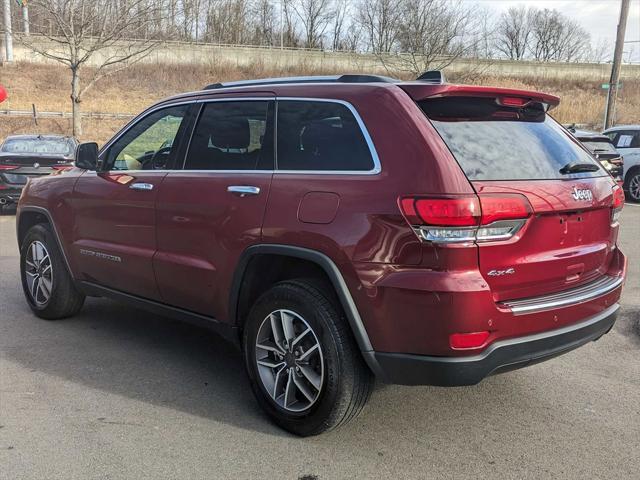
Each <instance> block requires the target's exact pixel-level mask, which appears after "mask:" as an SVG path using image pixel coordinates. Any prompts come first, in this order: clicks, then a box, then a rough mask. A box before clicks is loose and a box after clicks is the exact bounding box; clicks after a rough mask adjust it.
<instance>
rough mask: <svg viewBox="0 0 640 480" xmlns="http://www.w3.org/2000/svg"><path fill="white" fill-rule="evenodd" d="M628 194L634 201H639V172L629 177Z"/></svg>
mask: <svg viewBox="0 0 640 480" xmlns="http://www.w3.org/2000/svg"><path fill="white" fill-rule="evenodd" d="M629 196H630V197H631V198H632V199H633V200H635V201H636V202H638V201H640V173H638V174H636V175H634V176H633V177H631V180H630V181H629Z"/></svg>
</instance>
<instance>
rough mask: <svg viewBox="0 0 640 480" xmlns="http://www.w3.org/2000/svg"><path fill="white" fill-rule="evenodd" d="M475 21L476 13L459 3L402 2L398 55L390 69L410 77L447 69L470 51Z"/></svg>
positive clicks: (471, 8)
mask: <svg viewBox="0 0 640 480" xmlns="http://www.w3.org/2000/svg"><path fill="white" fill-rule="evenodd" d="M479 20H480V18H479V16H478V15H476V10H475V9H474V8H473V7H468V6H466V5H464V4H462V3H452V2H450V1H447V0H405V1H404V3H403V21H402V23H401V25H400V26H399V32H398V46H399V49H400V52H402V53H401V54H400V55H398V56H396V57H393V58H392V59H391V62H392V64H391V67H392V68H395V69H398V70H401V71H404V72H410V73H412V74H414V75H419V74H421V73H422V72H424V71H426V70H432V69H436V70H440V69H443V68H445V67H447V66H448V65H450V64H451V63H453V61H455V60H456V59H457V58H459V57H461V56H463V55H465V54H467V53H468V52H469V51H471V50H473V48H474V46H475V41H476V40H477V38H478V35H477V29H478V27H479V25H480V23H479ZM383 60H384V58H383Z"/></svg>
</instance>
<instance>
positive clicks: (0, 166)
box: [0, 165, 20, 172]
mask: <svg viewBox="0 0 640 480" xmlns="http://www.w3.org/2000/svg"><path fill="white" fill-rule="evenodd" d="M16 168H20V167H19V165H0V170H2V171H5V172H6V171H7V170H15V169H16Z"/></svg>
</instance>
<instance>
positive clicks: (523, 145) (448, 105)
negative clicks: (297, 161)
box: [420, 97, 606, 180]
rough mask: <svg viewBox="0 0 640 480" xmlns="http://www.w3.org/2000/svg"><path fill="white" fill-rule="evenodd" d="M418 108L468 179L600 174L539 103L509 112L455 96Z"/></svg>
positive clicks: (489, 100) (490, 100) (487, 101)
mask: <svg viewBox="0 0 640 480" xmlns="http://www.w3.org/2000/svg"><path fill="white" fill-rule="evenodd" d="M420 107H421V108H422V110H423V111H424V112H425V113H426V115H427V116H428V117H429V119H430V120H431V123H432V124H433V126H434V127H435V128H436V130H437V131H438V133H439V134H440V136H441V137H442V139H443V140H444V142H445V143H446V144H447V146H448V147H449V150H450V151H451V153H452V154H453V156H454V157H455V158H456V160H457V161H458V163H459V164H460V166H461V167H462V169H463V170H464V172H465V174H466V175H467V177H468V178H469V179H470V180H529V179H535V180H543V179H566V178H585V177H593V176H603V175H606V172H605V171H604V170H603V169H602V168H600V167H599V165H598V162H597V161H595V160H594V159H593V158H592V157H591V156H590V155H589V154H588V153H587V152H585V151H584V150H583V149H582V148H580V146H579V145H577V144H576V143H574V142H573V141H572V140H571V139H570V137H569V134H568V133H567V132H565V131H564V129H563V128H562V127H561V126H560V125H559V124H557V123H556V122H555V121H554V120H553V119H552V118H550V117H549V116H548V115H547V114H546V113H545V112H544V110H543V108H542V106H541V105H540V104H535V103H534V104H531V105H530V106H526V107H522V108H512V107H501V106H500V105H498V104H497V103H496V100H495V99H493V98H465V97H459V98H437V99H432V100H424V101H422V102H420ZM569 165H571V166H572V167H573V168H571V169H567V168H564V167H567V166H569ZM594 165H595V166H597V167H598V168H594V167H593V166H594ZM588 170H595V171H588Z"/></svg>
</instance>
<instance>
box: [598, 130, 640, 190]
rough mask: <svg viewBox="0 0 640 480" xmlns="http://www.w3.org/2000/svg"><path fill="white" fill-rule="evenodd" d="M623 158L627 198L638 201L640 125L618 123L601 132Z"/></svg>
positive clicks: (639, 188) (639, 183)
mask: <svg viewBox="0 0 640 480" xmlns="http://www.w3.org/2000/svg"><path fill="white" fill-rule="evenodd" d="M603 133H604V134H605V135H606V136H607V137H609V138H610V139H611V141H612V142H613V145H614V146H615V147H616V150H618V152H620V153H621V154H622V157H623V159H624V174H623V175H624V176H623V178H624V189H625V191H626V192H627V198H628V199H629V200H632V201H634V202H640V125H619V126H617V127H612V128H609V129H608V130H605V131H604V132H603Z"/></svg>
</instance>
